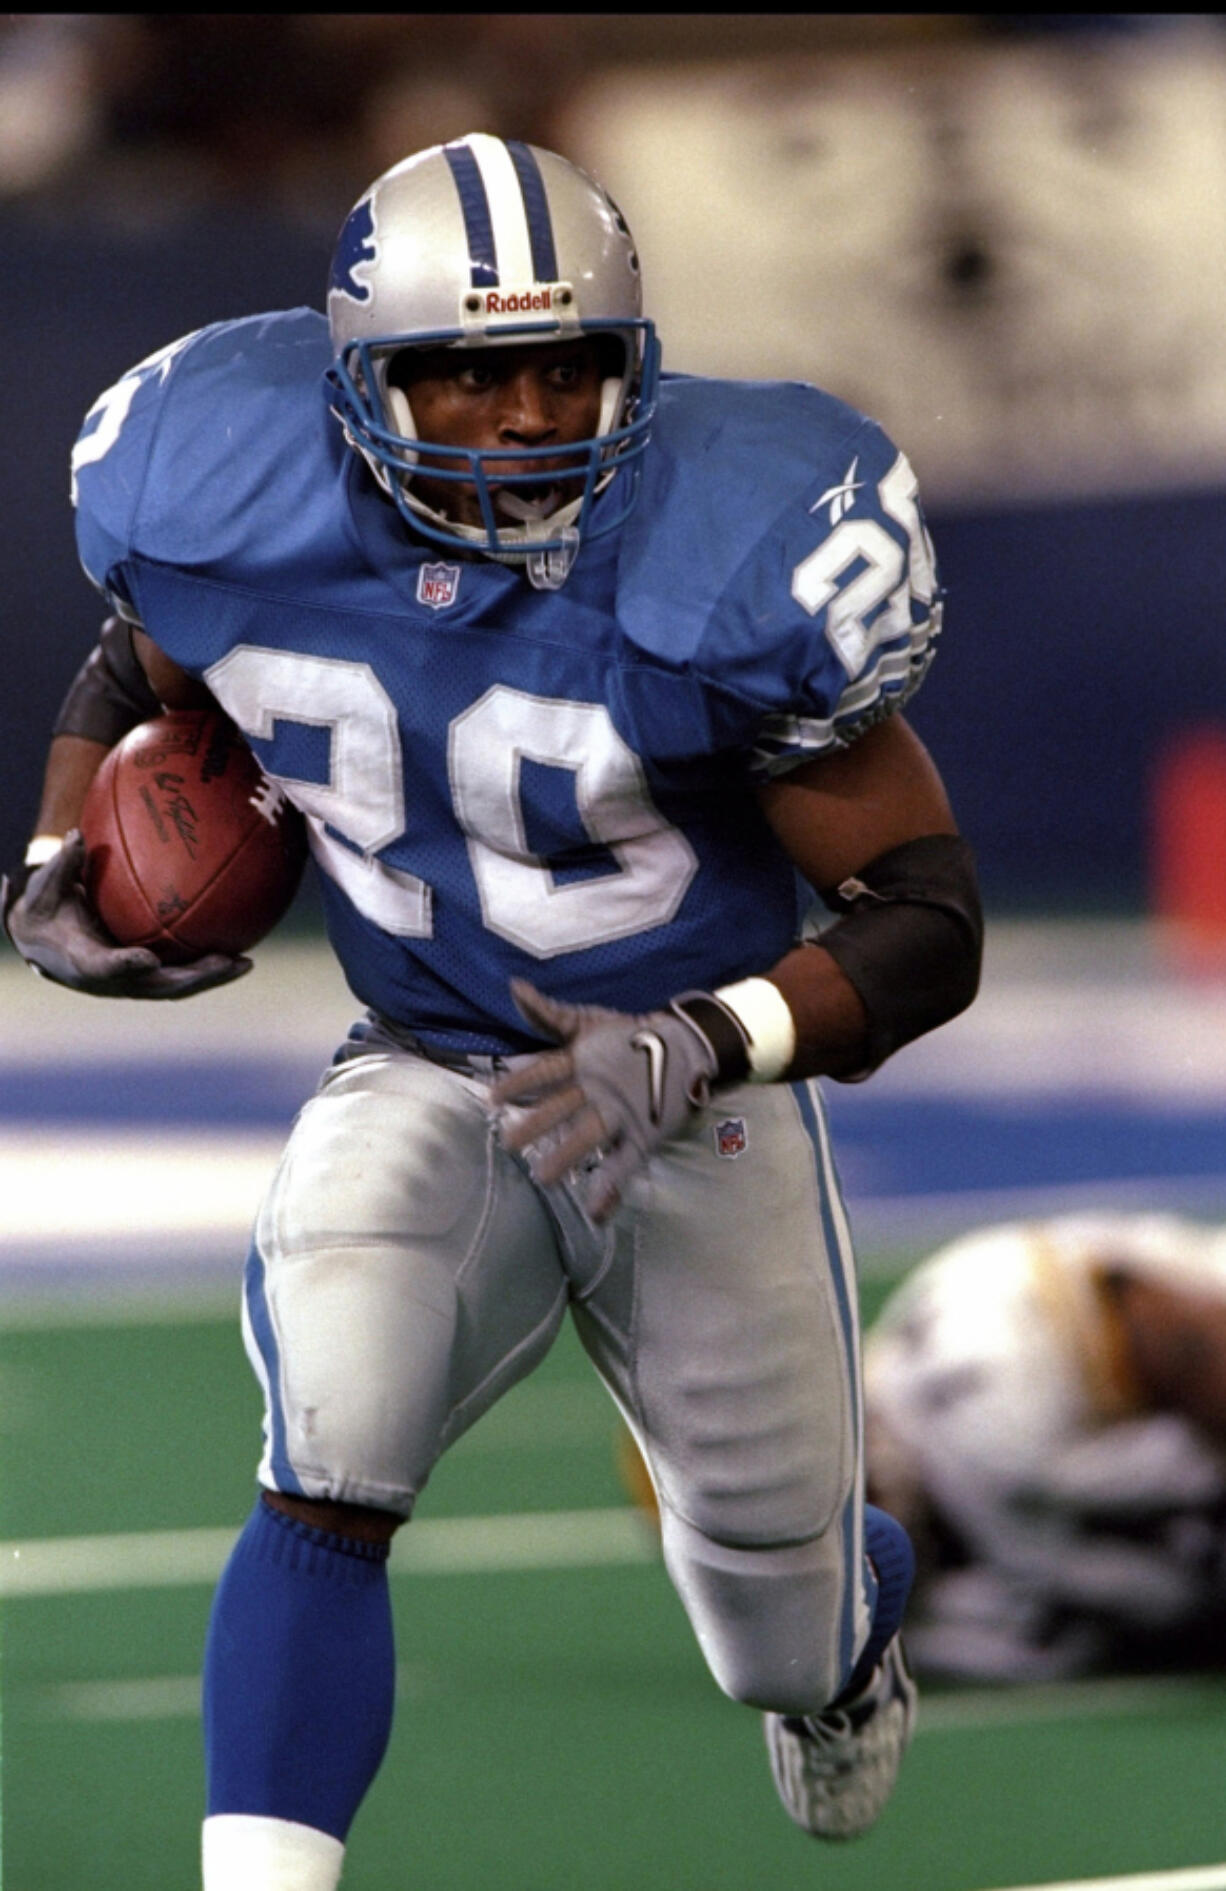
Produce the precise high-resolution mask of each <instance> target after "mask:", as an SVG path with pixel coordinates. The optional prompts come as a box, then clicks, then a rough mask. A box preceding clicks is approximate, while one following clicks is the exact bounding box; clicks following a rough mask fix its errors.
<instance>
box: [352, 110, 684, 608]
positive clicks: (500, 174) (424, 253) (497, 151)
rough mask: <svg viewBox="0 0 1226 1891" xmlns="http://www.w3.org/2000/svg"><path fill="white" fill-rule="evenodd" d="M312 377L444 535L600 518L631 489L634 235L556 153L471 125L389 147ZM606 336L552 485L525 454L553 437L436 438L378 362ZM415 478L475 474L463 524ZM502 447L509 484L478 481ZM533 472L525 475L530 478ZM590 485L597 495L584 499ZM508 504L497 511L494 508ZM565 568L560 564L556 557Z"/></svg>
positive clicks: (647, 380)
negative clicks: (583, 418)
mask: <svg viewBox="0 0 1226 1891" xmlns="http://www.w3.org/2000/svg"><path fill="white" fill-rule="evenodd" d="M328 320H329V324H330V327H331V331H332V346H333V356H334V358H333V363H332V367H331V369H330V370H329V375H328V379H329V382H330V383H331V386H332V388H333V391H334V393H335V397H336V399H335V408H336V412H337V414H338V415H339V418H340V420H341V423H342V425H343V426H344V428H345V433H346V437H347V438H348V439H349V441H350V443H351V444H352V445H353V446H355V447H356V448H357V450H358V452H359V453H361V455H362V457H363V458H364V459H365V460H366V462H367V464H368V465H369V466H370V468H371V471H372V472H373V473H374V476H375V478H376V479H377V480H378V482H379V484H380V486H382V488H383V490H384V491H385V492H386V493H387V494H388V495H389V497H390V498H392V499H393V500H394V501H395V503H396V505H397V506H398V507H399V509H400V511H401V512H402V514H403V515H404V517H405V518H406V519H407V521H408V523H409V524H410V525H411V526H413V528H414V530H416V531H418V532H421V533H423V534H424V535H425V536H426V537H427V538H429V539H432V540H434V541H435V542H436V543H438V544H441V545H446V546H448V547H450V548H452V549H453V550H455V549H464V550H473V549H476V550H480V551H484V552H486V553H489V554H490V555H492V556H494V557H499V558H507V557H510V558H512V559H515V560H519V559H526V558H528V557H529V556H530V555H531V554H532V553H534V552H537V553H540V552H546V553H548V552H550V551H551V550H552V551H554V552H558V551H561V552H563V553H564V554H565V555H564V556H563V558H562V564H563V566H564V567H565V569H569V565H570V563H571V561H572V560H573V556H574V551H575V549H577V546H578V543H579V539H580V537H582V536H586V537H597V536H600V535H601V534H603V533H605V532H608V531H611V530H613V529H615V528H616V527H617V526H618V525H620V524H621V523H622V521H623V520H624V519H625V517H626V515H627V513H628V512H629V510H630V508H631V506H632V505H633V503H634V500H635V496H636V492H637V487H638V482H639V475H640V470H641V469H640V465H639V456H640V455H641V453H642V451H643V448H644V447H645V446H646V444H647V437H648V432H649V429H650V426H651V421H652V417H653V414H654V410H655V393H656V384H657V380H658V374H659V348H658V345H657V342H656V338H655V330H654V327H653V325H652V323H651V322H649V321H646V320H645V319H644V317H643V314H642V287H641V280H640V274H639V262H638V257H637V255H636V253H635V248H634V242H633V239H632V238H631V235H630V232H629V230H628V229H627V227H626V223H625V219H624V218H623V217H622V215H621V212H620V211H619V210H618V209H617V207H616V205H615V204H614V203H613V202H612V200H611V199H610V197H609V196H608V195H607V193H606V192H605V191H604V190H602V189H601V188H600V186H599V185H598V184H596V183H594V182H593V180H592V179H591V178H590V177H588V176H587V175H586V174H585V173H584V172H583V171H581V170H579V169H578V167H577V166H576V165H574V164H571V163H570V162H569V161H568V160H567V159H566V158H562V157H558V156H556V155H555V154H554V153H553V152H551V151H543V150H540V149H538V147H536V146H535V145H529V144H523V143H520V142H517V141H516V140H513V139H507V140H503V139H501V138H494V137H490V136H487V135H486V134H484V133H480V132H477V133H473V134H471V135H470V136H468V137H465V138H457V139H455V140H454V141H452V142H451V143H448V144H443V145H434V146H432V147H431V148H430V149H429V150H427V151H421V152H418V153H417V154H416V155H415V156H413V157H410V158H406V159H404V161H403V162H402V163H400V164H397V165H395V166H394V167H393V168H392V169H391V170H390V171H387V172H385V173H384V175H383V176H382V177H380V178H378V179H377V180H376V181H375V183H373V184H372V185H371V187H370V189H369V190H368V191H367V192H366V193H365V195H364V196H363V197H361V198H360V199H359V200H358V202H357V204H356V205H355V206H354V208H353V209H352V210H351V211H350V213H349V216H348V218H347V219H346V221H345V224H344V226H343V227H342V230H341V233H340V237H339V239H338V241H337V245H336V250H335V252H334V255H333V261H332V274H331V279H330V283H329V289H328ZM586 335H595V336H609V337H610V338H611V340H612V341H613V342H614V343H616V344H617V345H616V346H615V347H611V348H610V351H609V352H610V364H609V372H608V374H607V376H606V378H605V380H604V383H603V387H602V396H601V406H600V418H599V422H598V425H597V430H596V433H595V434H594V435H593V436H592V438H591V439H589V440H583V441H580V442H578V443H576V444H575V445H573V446H571V445H569V444H568V445H567V447H566V449H565V451H566V458H567V461H568V463H570V462H572V461H573V465H574V469H575V470H574V472H573V474H572V473H568V474H567V476H566V485H567V489H568V494H571V493H573V491H574V486H575V485H576V484H577V483H578V482H579V481H581V482H582V490H581V491H580V492H579V493H578V494H577V496H564V495H562V494H560V493H559V492H558V481H559V476H558V473H557V471H556V470H554V471H548V470H542V471H541V472H539V473H532V472H524V471H523V470H522V468H523V465H524V463H525V461H529V462H530V461H531V460H532V459H533V458H534V457H535V458H539V459H542V460H544V459H546V458H549V457H552V458H553V459H554V462H555V467H556V461H557V456H558V448H557V446H556V445H555V446H552V447H549V446H546V447H535V448H533V447H525V446H522V445H521V446H516V447H514V448H496V449H476V448H467V447H454V446H442V445H439V444H437V443H434V442H431V441H428V440H423V439H421V438H420V437H419V435H418V432H417V427H416V424H415V421H414V417H413V412H412V408H411V406H410V403H409V397H408V395H407V394H406V393H405V391H404V390H403V389H402V388H400V387H397V386H394V385H392V384H391V383H390V382H389V379H388V365H389V363H390V362H391V360H392V358H393V357H394V356H395V355H396V354H398V353H399V352H400V351H401V350H403V349H405V348H438V347H448V348H457V349H464V348H488V347H491V346H504V345H505V346H510V345H514V344H516V343H519V344H524V343H531V342H542V341H553V340H559V339H560V340H568V339H572V338H578V337H580V336H586ZM426 453H428V456H429V462H430V464H429V472H430V477H431V480H444V481H446V480H453V481H456V482H464V483H465V484H467V485H469V486H470V487H474V488H475V490H476V493H477V496H478V500H479V504H480V508H481V515H482V519H483V522H484V523H483V525H482V526H473V525H463V524H460V523H459V522H458V521H456V520H454V519H452V518H450V517H448V515H447V514H446V512H444V511H442V510H439V509H436V508H432V507H430V506H427V505H426V504H425V503H424V501H423V500H422V499H421V498H420V497H419V496H417V495H416V494H415V493H414V491H413V470H414V467H415V466H416V464H417V460H418V457H419V455H424V454H426ZM507 461H514V463H515V467H516V471H515V475H514V485H515V491H514V492H513V493H508V492H506V491H498V492H497V493H495V492H493V491H491V480H493V481H496V480H497V478H498V469H499V466H500V464H502V463H504V462H507ZM537 489H539V490H537ZM598 495H604V496H603V498H602V502H601V504H600V506H599V508H597V509H595V510H594V501H595V499H596V497H597V496H598ZM508 514H510V515H511V516H510V517H509V518H508V516H507V515H508ZM563 575H565V571H563Z"/></svg>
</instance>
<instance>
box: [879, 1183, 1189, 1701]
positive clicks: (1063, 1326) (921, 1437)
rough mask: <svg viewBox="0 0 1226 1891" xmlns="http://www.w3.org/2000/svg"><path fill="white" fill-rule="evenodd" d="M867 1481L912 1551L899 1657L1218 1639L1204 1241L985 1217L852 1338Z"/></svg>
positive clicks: (1112, 1662)
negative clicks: (859, 1367)
mask: <svg viewBox="0 0 1226 1891" xmlns="http://www.w3.org/2000/svg"><path fill="white" fill-rule="evenodd" d="M864 1375H865V1402H866V1428H867V1440H868V1482H869V1490H870V1492H871V1493H872V1494H873V1495H874V1496H875V1497H876V1498H877V1499H878V1501H880V1502H882V1503H885V1504H889V1505H890V1506H891V1507H892V1508H893V1509H894V1510H896V1511H897V1514H898V1515H899V1517H900V1518H902V1519H904V1520H905V1521H906V1523H907V1525H908V1528H909V1530H910V1533H911V1535H912V1537H913V1540H914V1543H915V1547H916V1553H917V1564H918V1569H917V1578H916V1585H915V1594H914V1600H913V1604H912V1614H911V1618H910V1626H909V1640H910V1645H911V1649H912V1652H913V1654H914V1656H915V1659H916V1664H917V1666H919V1667H922V1668H923V1669H925V1670H927V1671H930V1672H933V1673H940V1674H943V1675H946V1676H950V1677H957V1678H959V1679H965V1680H1007V1681H1025V1680H1047V1679H1053V1678H1058V1677H1062V1676H1066V1675H1071V1674H1083V1673H1090V1672H1103V1671H1107V1670H1120V1669H1127V1668H1133V1669H1136V1668H1139V1667H1146V1666H1150V1667H1152V1666H1169V1665H1173V1664H1182V1663H1188V1662H1195V1663H1196V1664H1197V1665H1198V1666H1199V1665H1201V1664H1203V1662H1204V1660H1205V1658H1206V1654H1207V1653H1208V1652H1209V1651H1210V1650H1212V1649H1213V1648H1215V1647H1216V1648H1218V1649H1220V1648H1222V1647H1223V1646H1226V1238H1224V1236H1223V1234H1222V1232H1221V1231H1220V1230H1213V1229H1210V1228H1206V1227H1204V1226H1201V1225H1199V1224H1197V1223H1193V1222H1189V1221H1185V1220H1182V1219H1180V1218H1178V1217H1175V1216H1169V1215H1120V1214H1099V1215H1093V1216H1089V1215H1086V1216H1076V1217H1061V1218H1059V1219H1056V1220H1052V1221H1048V1222H1032V1223H1022V1222H1019V1223H1013V1224H1006V1225H1002V1226H1000V1227H992V1228H983V1229H979V1230H977V1231H975V1232H974V1233H971V1234H967V1235H964V1236H962V1237H961V1238H960V1239H959V1240H957V1241H954V1242H952V1243H951V1244H950V1245H949V1246H947V1247H945V1248H942V1249H941V1250H940V1251H939V1252H938V1253H936V1254H934V1255H932V1256H931V1258H930V1259H928V1260H927V1261H925V1262H924V1263H923V1264H922V1265H921V1266H920V1267H918V1268H916V1269H915V1271H914V1272H913V1273H912V1274H911V1275H909V1276H908V1278H907V1279H906V1280H905V1281H904V1283H903V1284H902V1286H901V1287H899V1288H898V1289H897V1290H896V1291H895V1292H894V1293H893V1294H892V1295H891V1297H890V1298H889V1300H888V1301H887V1302H886V1305H885V1307H884V1308H883V1310H882V1313H881V1315H880V1317H879V1319H878V1321H877V1322H876V1323H875V1324H874V1326H873V1328H872V1330H871V1331H870V1332H869V1334H868V1335H867V1338H866V1341H865V1358H864Z"/></svg>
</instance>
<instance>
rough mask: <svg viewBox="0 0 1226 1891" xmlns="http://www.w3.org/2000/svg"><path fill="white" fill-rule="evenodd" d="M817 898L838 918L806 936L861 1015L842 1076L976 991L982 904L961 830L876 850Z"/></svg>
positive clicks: (879, 1060) (929, 1026)
mask: <svg viewBox="0 0 1226 1891" xmlns="http://www.w3.org/2000/svg"><path fill="white" fill-rule="evenodd" d="M822 897H823V899H824V900H825V902H826V904H827V905H828V906H830V907H832V908H834V909H835V911H837V912H839V913H840V915H841V917H839V918H838V919H836V920H835V922H834V924H833V925H832V926H828V927H827V928H826V930H825V931H824V932H823V933H821V934H820V935H819V937H818V938H817V940H816V941H815V943H816V944H817V945H819V946H823V947H824V948H825V950H826V951H827V952H829V954H830V956H831V958H832V959H833V960H834V961H835V964H836V965H837V966H838V967H839V969H840V970H841V971H842V972H843V974H844V975H845V977H846V978H847V979H848V981H849V982H850V983H851V984H852V985H854V987H855V989H856V991H857V993H858V994H859V997H860V999H861V1001H862V1003H863V1005H864V1009H865V1011H866V1012H867V1013H868V1021H869V1039H868V1055H867V1057H866V1059H865V1063H864V1067H863V1068H862V1069H861V1070H858V1071H856V1072H855V1073H854V1075H853V1076H851V1077H845V1078H843V1079H842V1081H843V1082H845V1083H856V1082H859V1081H860V1079H861V1078H863V1077H868V1076H871V1074H872V1072H873V1071H874V1070H876V1069H877V1067H878V1065H879V1064H883V1063H884V1062H885V1060H886V1058H887V1057H889V1056H890V1055H891V1054H892V1053H893V1052H894V1051H896V1050H898V1049H900V1048H901V1046H902V1045H904V1044H910V1043H911V1042H912V1040H913V1039H914V1038H917V1037H922V1036H923V1034H924V1032H925V1031H933V1030H935V1029H936V1027H937V1026H938V1025H939V1024H946V1023H948V1021H949V1019H950V1018H956V1017H957V1015H958V1013H959V1012H960V1011H965V1010H966V1008H967V1006H968V1005H969V1004H970V1003H971V1001H972V999H973V998H974V997H975V994H976V992H977V991H978V990H979V973H980V967H981V963H982V957H983V909H982V907H981V905H980V902H979V888H978V884H977V880H976V875H975V862H974V855H973V854H972V852H971V849H970V847H969V846H968V845H967V843H966V841H965V840H963V839H962V837H961V835H960V834H927V835H924V836H923V837H922V838H921V839H919V840H911V841H906V842H904V844H903V845H902V846H901V847H893V848H891V849H890V851H889V852H888V853H884V854H879V855H878V856H877V858H876V860H870V862H869V863H868V865H867V866H866V867H862V868H861V869H860V871H859V873H858V874H856V875H855V876H854V877H853V878H851V879H849V880H844V881H843V882H842V884H841V885H840V886H839V887H837V888H836V889H835V890H834V891H833V892H830V893H823V895H822Z"/></svg>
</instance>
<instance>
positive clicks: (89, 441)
mask: <svg viewBox="0 0 1226 1891" xmlns="http://www.w3.org/2000/svg"><path fill="white" fill-rule="evenodd" d="M199 333H200V331H199V329H194V330H193V331H192V334H191V335H181V336H180V337H179V339H178V341H172V342H169V343H168V344H167V346H166V347H165V348H159V349H158V350H157V351H156V353H154V354H151V355H146V357H145V359H144V360H143V361H138V362H137V364H136V366H135V367H134V368H129V370H128V372H127V373H126V374H124V375H121V376H120V378H119V380H118V381H116V382H115V384H114V386H113V387H108V388H107V390H106V392H105V394H100V395H99V396H98V398H97V400H96V401H95V402H94V404H93V406H92V407H91V408H90V410H89V412H88V413H87V414H86V416H85V419H84V420H83V421H82V422H81V426H82V434H81V437H80V439H79V440H78V441H77V443H76V445H75V446H74V447H73V449H72V503H73V505H74V506H75V505H76V503H77V474H78V473H79V472H80V470H81V468H82V467H83V466H93V465H94V464H95V463H96V462H97V461H98V460H100V459H102V458H103V457H104V456H105V455H106V454H108V453H109V452H110V450H111V448H112V447H113V446H114V444H115V442H116V440H118V438H119V433H120V429H121V427H122V426H123V423H124V421H125V420H126V419H127V418H128V411H129V409H130V408H131V405H132V402H133V401H134V400H135V399H136V396H137V394H138V393H139V392H140V389H141V388H142V387H143V385H144V383H145V382H146V380H148V378H149V377H150V376H151V375H152V374H153V373H154V372H155V371H156V372H158V373H159V374H160V375H161V377H162V379H163V380H165V378H166V376H167V374H168V373H169V372H170V364H171V362H172V361H173V360H174V358H175V356H176V355H177V354H178V353H179V350H180V349H181V348H186V347H187V344H188V342H189V341H191V340H192V336H193V335H198V334H199ZM95 418H96V419H97V422H98V424H97V426H96V427H95V428H94V430H93V432H92V433H85V432H84V428H86V427H87V426H88V425H89V423H90V421H91V420H93V419H95Z"/></svg>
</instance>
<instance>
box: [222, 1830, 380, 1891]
mask: <svg viewBox="0 0 1226 1891" xmlns="http://www.w3.org/2000/svg"><path fill="white" fill-rule="evenodd" d="M202 1852H203V1859H204V1891H336V1887H337V1885H338V1884H339V1883H340V1881H341V1864H342V1862H343V1860H344V1857H345V1847H344V1846H343V1845H342V1844H341V1842H340V1840H339V1839H338V1838H333V1837H332V1834H331V1833H330V1832H318V1831H316V1829H315V1827H314V1826H313V1825H297V1824H295V1823H294V1821H293V1820H292V1819H262V1818H257V1817H255V1816H254V1815H253V1814H249V1813H245V1812H220V1813H217V1814H216V1815H215V1816H214V1817H213V1818H211V1819H206V1820H205V1822H204V1832H203V1845H202Z"/></svg>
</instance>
